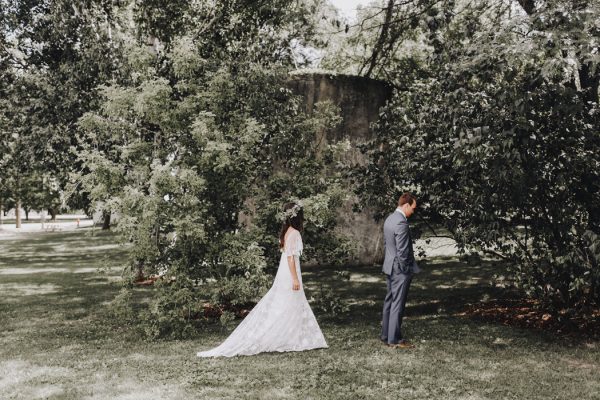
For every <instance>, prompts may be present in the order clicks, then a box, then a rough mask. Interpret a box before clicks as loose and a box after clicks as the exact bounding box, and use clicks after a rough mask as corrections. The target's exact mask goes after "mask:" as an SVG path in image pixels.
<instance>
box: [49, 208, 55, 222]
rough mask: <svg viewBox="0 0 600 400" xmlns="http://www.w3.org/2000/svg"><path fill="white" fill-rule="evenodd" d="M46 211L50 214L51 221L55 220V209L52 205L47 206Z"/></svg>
mask: <svg viewBox="0 0 600 400" xmlns="http://www.w3.org/2000/svg"><path fill="white" fill-rule="evenodd" d="M48 213H49V214H50V215H51V216H52V218H50V220H51V221H53V222H54V221H56V210H55V209H54V207H52V208H49V209H48Z"/></svg>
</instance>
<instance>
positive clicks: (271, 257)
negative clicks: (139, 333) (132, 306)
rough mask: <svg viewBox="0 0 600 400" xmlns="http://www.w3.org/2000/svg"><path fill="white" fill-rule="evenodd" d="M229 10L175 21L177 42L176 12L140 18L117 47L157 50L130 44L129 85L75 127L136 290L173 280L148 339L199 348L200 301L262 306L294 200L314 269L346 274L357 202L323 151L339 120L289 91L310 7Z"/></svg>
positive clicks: (103, 97)
mask: <svg viewBox="0 0 600 400" xmlns="http://www.w3.org/2000/svg"><path fill="white" fill-rule="evenodd" d="M225 3H226V2H223V4H221V3H220V2H219V3H218V4H217V9H216V10H215V9H204V8H202V7H203V6H202V5H200V4H195V5H192V6H191V7H200V8H199V9H196V10H195V11H194V12H198V13H199V14H198V19H196V18H191V15H192V14H193V13H192V11H190V10H187V11H186V10H177V12H176V13H175V14H177V15H175V14H173V15H171V16H172V18H173V21H176V20H181V21H183V22H181V23H182V24H183V25H182V26H179V25H177V26H176V28H177V29H176V30H173V29H171V28H173V26H172V25H170V22H169V23H168V24H167V25H166V26H163V24H166V23H167V21H171V20H170V19H169V18H166V19H165V18H163V17H164V16H161V14H160V13H167V14H169V15H170V13H172V12H174V11H172V10H171V11H170V9H165V10H161V11H160V13H154V11H157V10H155V9H154V8H152V7H154V5H153V4H154V3H144V5H140V8H138V9H137V11H136V13H137V14H136V16H137V17H136V18H139V19H138V22H139V23H140V24H141V25H139V26H137V28H139V30H138V31H127V30H123V31H122V32H120V33H119V35H120V37H123V38H126V37H135V36H136V35H140V34H142V35H149V36H148V37H149V38H154V39H156V40H154V39H153V41H152V46H147V45H145V44H142V43H139V42H138V43H137V44H135V45H134V44H131V43H129V44H128V46H129V48H128V50H127V51H126V52H124V53H123V59H122V60H121V61H120V62H121V63H122V65H124V66H126V68H130V70H131V76H130V79H115V80H113V81H112V82H111V83H110V84H107V85H102V86H100V87H99V88H98V91H99V94H100V100H99V107H98V109H97V110H95V111H90V112H88V113H85V114H84V115H83V116H82V117H81V118H80V119H79V120H78V124H77V127H78V146H79V147H80V149H81V150H80V151H79V157H78V165H79V166H80V168H79V169H78V171H77V173H75V174H73V175H72V178H73V180H74V185H75V186H77V187H78V188H79V189H78V190H80V191H83V192H84V193H86V195H87V196H88V198H89V199H90V201H91V202H92V203H93V204H95V205H96V207H99V209H102V210H111V211H112V212H114V213H116V214H117V215H119V222H118V225H117V226H116V227H115V230H116V231H117V232H118V233H120V234H121V236H122V238H123V240H124V242H126V243H130V244H131V252H130V259H129V261H130V262H129V269H130V271H131V274H130V275H131V279H132V280H133V279H136V278H139V277H141V276H147V275H161V276H162V277H163V279H161V280H159V281H160V282H162V283H161V284H160V285H159V287H157V288H156V289H153V293H154V297H153V300H152V301H151V303H150V305H149V308H148V309H147V310H145V311H144V312H143V314H142V319H143V320H145V321H146V322H147V323H146V333H147V334H148V335H149V336H150V337H163V336H166V337H172V336H179V335H184V336H185V335H187V332H189V329H192V327H193V326H194V323H195V322H193V321H197V320H199V319H202V304H200V303H199V302H198V298H200V297H209V298H211V299H212V301H213V302H214V303H217V304H219V305H225V306H229V305H244V304H251V303H253V302H255V301H257V299H258V298H260V296H261V295H262V294H264V292H265V290H266V289H267V287H268V285H269V284H270V282H271V278H270V276H269V272H272V268H273V267H275V266H276V265H277V262H278V257H277V256H278V254H279V248H278V243H277V235H278V233H279V229H280V226H281V219H278V216H279V215H280V211H281V207H282V205H283V204H284V203H285V202H287V201H289V200H290V199H298V200H302V201H303V202H304V204H305V209H306V218H307V224H306V225H307V226H306V234H305V241H306V244H307V256H308V257H319V258H321V259H322V262H325V263H326V262H329V259H328V258H327V257H330V258H332V259H334V261H337V262H339V261H340V260H343V258H344V256H345V254H342V252H343V251H345V250H347V249H348V248H349V246H342V247H341V249H336V248H335V245H336V244H337V243H342V241H341V240H342V239H340V238H338V237H337V235H335V234H334V233H333V230H334V228H335V214H336V208H337V207H338V206H339V205H341V204H342V201H343V199H344V196H345V193H344V192H343V189H342V188H343V183H342V181H341V177H340V175H339V173H336V171H335V170H334V169H333V168H331V167H330V164H331V162H332V160H333V158H331V157H328V158H326V157H322V156H321V155H320V154H321V153H326V152H327V149H324V148H323V146H322V145H321V144H320V142H319V141H318V140H317V139H318V137H319V136H318V135H320V134H321V133H322V132H323V131H324V130H326V129H330V128H331V127H332V126H335V125H336V124H337V123H339V117H338V116H337V115H336V114H337V113H338V110H337V109H336V108H335V107H333V106H332V105H331V104H317V105H316V106H315V109H314V110H309V111H310V113H308V114H307V113H306V112H305V111H304V110H303V109H302V104H301V103H300V101H299V99H298V98H296V97H295V96H293V95H292V93H291V92H290V90H289V89H288V88H287V87H286V79H287V72H288V71H289V70H290V69H291V67H292V64H293V63H292V61H291V59H290V54H289V46H290V41H291V40H292V38H293V36H292V34H297V32H301V31H302V32H303V31H305V30H306V29H307V28H306V27H303V26H301V22H302V20H301V19H300V20H299V19H297V18H295V17H296V16H298V15H301V14H302V12H303V6H301V5H298V4H290V3H289V2H281V1H270V2H264V3H262V4H261V5H258V4H256V5H254V4H253V5H249V4H247V2H235V1H231V2H228V3H230V4H228V5H227V6H225ZM238 3H239V4H238ZM242 3H243V4H244V7H242ZM284 3H285V4H284ZM221 6H223V8H222V9H221V8H220V7H221ZM146 7H149V8H146ZM150 9H152V10H154V11H149V10H150ZM180 11H181V12H182V14H181V15H180V14H178V13H179V12H180ZM211 13H213V14H211ZM149 15H152V18H150V19H148V18H147V17H148V16H149ZM155 17H156V18H155ZM158 17H160V18H158ZM213 18H216V19H217V20H218V23H217V22H211V21H212V19H213ZM140 21H143V23H142V22H140ZM200 21H203V22H200ZM124 42H126V41H124ZM157 43H158V44H157ZM259 44H260V45H259ZM275 49H277V51H275ZM269 266H270V267H271V269H269V268H268V267H269ZM167 282H168V283H167Z"/></svg>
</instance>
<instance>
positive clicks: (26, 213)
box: [23, 208, 29, 221]
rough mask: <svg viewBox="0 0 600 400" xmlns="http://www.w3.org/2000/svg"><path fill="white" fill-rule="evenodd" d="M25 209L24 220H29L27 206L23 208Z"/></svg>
mask: <svg viewBox="0 0 600 400" xmlns="http://www.w3.org/2000/svg"><path fill="white" fill-rule="evenodd" d="M23 210H24V211H25V221H29V208H24V209H23Z"/></svg>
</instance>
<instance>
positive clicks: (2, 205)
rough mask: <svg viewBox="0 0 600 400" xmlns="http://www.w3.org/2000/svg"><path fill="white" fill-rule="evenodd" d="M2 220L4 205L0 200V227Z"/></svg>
mask: <svg viewBox="0 0 600 400" xmlns="http://www.w3.org/2000/svg"><path fill="white" fill-rule="evenodd" d="M3 218H4V204H2V199H0V226H2V222H3V221H2V220H3Z"/></svg>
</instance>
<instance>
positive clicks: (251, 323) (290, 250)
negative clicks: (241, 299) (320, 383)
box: [198, 229, 328, 357]
mask: <svg viewBox="0 0 600 400" xmlns="http://www.w3.org/2000/svg"><path fill="white" fill-rule="evenodd" d="M302 248H303V245H302V237H301V236H300V232H298V231H297V230H295V229H294V230H292V231H290V232H289V233H288V235H287V238H286V242H285V246H284V251H283V252H282V254H281V259H280V261H279V268H278V269H277V275H276V276H275V280H274V281H273V286H272V287H271V289H269V291H268V292H267V294H265V296H264V297H263V298H262V299H261V300H260V301H259V302H258V304H256V306H254V308H253V309H252V311H251V312H250V313H249V314H248V315H247V316H246V318H245V319H244V320H243V321H242V322H241V323H240V324H239V325H238V327H237V328H236V329H235V330H234V331H233V332H232V333H231V335H229V337H228V338H227V339H226V340H225V341H224V342H223V343H222V344H221V345H220V346H218V347H215V348H214V349H211V350H208V351H201V352H199V353H198V357H232V356H238V355H246V356H247V355H252V354H257V353H263V352H271V351H278V352H283V351H302V350H310V349H318V348H326V347H328V346H327V342H325V337H323V333H322V332H321V329H320V328H319V324H318V323H317V320H316V319H315V316H314V314H313V312H312V310H311V309H310V305H309V304H308V301H307V300H306V295H305V294H304V288H303V286H302V276H301V274H300V260H299V256H300V254H301V253H302ZM288 256H293V257H294V259H295V264H296V273H297V275H298V279H299V280H300V290H292V274H291V272H290V268H289V266H288Z"/></svg>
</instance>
